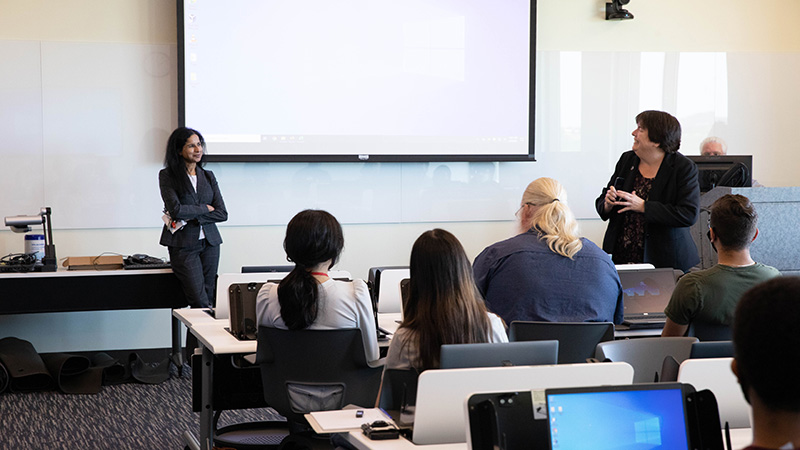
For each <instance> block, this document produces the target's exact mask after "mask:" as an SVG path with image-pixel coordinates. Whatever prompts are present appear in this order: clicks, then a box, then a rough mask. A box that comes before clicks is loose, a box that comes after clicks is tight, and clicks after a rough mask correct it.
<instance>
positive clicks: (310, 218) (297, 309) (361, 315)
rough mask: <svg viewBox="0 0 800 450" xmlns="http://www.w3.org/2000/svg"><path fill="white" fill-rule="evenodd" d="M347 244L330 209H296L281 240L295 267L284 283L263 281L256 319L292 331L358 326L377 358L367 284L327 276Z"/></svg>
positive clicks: (367, 347)
mask: <svg viewBox="0 0 800 450" xmlns="http://www.w3.org/2000/svg"><path fill="white" fill-rule="evenodd" d="M343 247H344V235H343V234H342V226H341V225H340V224H339V222H338V221H337V220H336V218H335V217H333V216H332V215H331V214H330V213H328V212H326V211H319V210H310V209H307V210H305V211H301V212H299V213H297V215H295V216H294V217H293V218H292V220H291V221H290V222H289V225H288V226H287V227H286V238H285V239H284V240H283V248H284V250H285V251H286V256H287V258H288V259H289V261H291V262H293V263H294V264H295V267H294V270H292V271H291V272H290V273H289V275H287V276H286V278H284V279H283V280H281V282H280V284H274V283H265V284H264V286H263V287H262V288H261V290H260V291H259V292H258V296H257V297H256V315H257V317H258V324H259V325H261V326H266V327H273V328H282V329H289V330H303V329H311V330H334V329H340V328H360V329H361V337H362V338H363V340H364V349H365V351H366V357H367V360H368V361H375V360H377V359H378V337H377V333H376V330H375V318H374V315H373V314H372V301H371V300H370V296H369V291H368V290H367V285H366V283H364V281H363V280H353V281H352V282H350V281H337V280H333V279H331V277H329V276H328V270H329V269H330V268H331V267H333V265H334V264H336V260H337V259H338V258H339V255H340V254H341V252H342V248H343Z"/></svg>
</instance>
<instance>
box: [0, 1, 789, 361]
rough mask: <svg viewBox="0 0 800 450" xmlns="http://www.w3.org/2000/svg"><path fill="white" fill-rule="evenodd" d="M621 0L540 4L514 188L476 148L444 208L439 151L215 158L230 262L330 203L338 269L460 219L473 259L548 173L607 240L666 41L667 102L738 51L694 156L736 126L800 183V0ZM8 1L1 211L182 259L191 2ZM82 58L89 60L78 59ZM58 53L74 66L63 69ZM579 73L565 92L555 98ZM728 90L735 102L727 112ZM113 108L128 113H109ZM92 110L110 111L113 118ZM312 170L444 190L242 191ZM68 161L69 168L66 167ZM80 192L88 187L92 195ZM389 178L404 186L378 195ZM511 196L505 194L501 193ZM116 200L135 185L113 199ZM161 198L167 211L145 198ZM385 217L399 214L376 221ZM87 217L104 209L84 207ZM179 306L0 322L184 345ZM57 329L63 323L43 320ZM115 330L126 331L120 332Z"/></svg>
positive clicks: (92, 239) (12, 243)
mask: <svg viewBox="0 0 800 450" xmlns="http://www.w3.org/2000/svg"><path fill="white" fill-rule="evenodd" d="M604 3H605V2H604V1H599V0H573V1H571V2H569V6H568V7H567V6H565V4H564V2H560V1H557V0H540V1H539V2H538V5H537V8H538V17H539V19H538V36H537V39H538V42H537V48H538V53H539V55H538V59H537V61H538V66H539V68H538V71H537V78H538V80H537V82H538V84H539V86H540V87H538V88H537V99H538V101H537V137H536V145H537V147H536V152H537V159H538V160H539V161H538V162H537V163H533V164H522V163H508V164H501V165H491V166H490V170H491V171H492V173H493V178H492V180H493V181H495V183H496V184H498V185H500V186H501V187H502V192H501V193H500V194H495V195H498V196H500V197H491V196H490V197H485V198H478V199H477V200H474V201H471V197H470V196H473V197H474V196H476V195H478V194H480V192H481V189H479V188H476V187H475V186H473V185H471V184H470V182H471V181H470V172H471V169H470V167H469V165H468V164H466V163H456V164H452V165H447V167H448V169H449V170H450V171H451V173H452V174H454V176H455V179H454V181H456V182H458V183H461V184H460V185H461V186H464V185H466V187H465V188H464V189H453V191H454V192H449V193H448V195H450V196H451V197H445V200H447V202H445V203H446V205H457V207H454V208H453V209H452V210H445V212H444V213H441V212H440V211H433V212H426V211H423V210H422V209H423V208H424V207H425V206H424V204H425V201H424V200H426V199H433V198H435V196H436V195H437V194H436V192H437V191H436V189H435V188H436V186H435V185H433V181H432V180H433V172H434V171H435V170H436V168H437V167H438V166H439V165H438V164H435V163H433V164H416V163H414V164H407V165H388V166H386V165H385V166H383V167H382V168H380V169H373V168H372V167H375V166H369V167H367V168H364V166H358V165H353V164H342V165H336V164H327V165H308V167H306V165H297V164H294V165H293V164H287V165H280V164H270V165H264V166H258V167H254V166H247V167H244V165H221V164H214V165H212V166H211V168H212V169H213V170H214V171H215V172H216V173H217V174H218V177H219V178H221V183H222V187H223V195H225V196H226V200H227V202H228V203H229V209H230V210H232V212H236V213H237V214H236V215H234V214H232V220H231V221H230V223H229V224H226V225H225V226H224V227H223V228H222V234H223V239H224V241H225V243H224V244H223V247H222V249H223V250H222V257H221V262H220V272H237V271H238V270H239V267H240V266H242V265H251V264H253V265H254V264H279V263H283V262H284V261H285V259H284V256H283V254H282V251H281V241H282V238H283V232H284V225H283V224H284V223H285V222H286V220H288V218H289V217H291V215H292V213H293V212H294V211H296V210H298V209H302V208H304V207H326V208H328V209H331V210H332V211H334V213H335V214H337V216H340V217H344V218H345V220H343V222H345V226H344V229H345V234H346V236H345V237H346V248H345V253H344V254H343V257H342V259H341V263H340V264H339V268H341V269H344V270H349V271H350V272H351V273H353V275H354V276H357V277H366V272H367V269H368V268H369V267H372V266H376V265H402V264H406V263H407V260H408V252H409V249H410V246H411V244H412V243H413V241H414V239H416V237H417V236H418V235H419V233H421V232H422V231H424V230H427V229H430V228H433V227H436V226H439V227H443V228H447V229H449V230H451V231H453V232H454V233H455V234H456V235H457V236H458V237H459V239H461V241H462V242H463V243H464V245H465V247H466V249H467V252H468V254H469V255H470V257H474V256H475V255H477V254H478V253H479V252H480V250H482V249H483V248H484V247H485V246H486V245H489V244H491V243H492V242H495V241H497V240H500V239H503V238H505V237H508V236H510V235H511V234H512V233H513V231H514V224H513V222H512V221H511V219H513V213H514V211H515V209H516V206H517V205H518V196H519V194H520V193H521V191H522V189H523V188H524V185H525V183H527V181H529V180H530V179H533V178H535V177H537V176H545V175H548V176H554V177H556V178H559V179H561V180H565V185H567V188H568V191H569V192H570V200H571V204H572V205H573V209H575V210H576V214H578V216H579V217H581V218H582V219H581V220H580V223H581V227H582V230H583V234H584V235H586V236H587V237H588V238H589V239H591V240H593V241H594V242H597V243H599V242H600V241H601V239H602V235H603V232H604V229H605V226H604V224H603V223H602V222H601V221H600V220H598V219H595V218H594V216H593V213H592V210H591V204H587V203H589V202H587V201H586V199H587V198H588V199H591V198H593V196H594V195H596V194H595V193H596V192H599V188H600V187H601V186H602V185H603V184H604V183H605V182H606V181H607V180H606V178H607V177H608V174H610V171H611V167H613V164H614V162H616V157H617V155H618V154H619V153H620V152H621V151H623V150H624V149H625V148H629V147H626V146H629V145H630V136H629V133H630V131H631V130H632V128H633V115H635V112H638V110H639V109H640V108H641V107H642V106H643V105H647V103H645V102H644V101H643V100H642V98H640V97H641V96H640V95H639V92H640V90H641V89H640V88H641V85H642V84H643V83H646V82H647V80H646V79H645V80H643V79H642V77H641V76H640V71H642V70H644V69H646V68H647V61H649V59H648V58H650V57H652V55H654V54H656V55H657V56H658V55H660V56H658V57H660V58H661V60H663V61H664V62H663V64H664V66H665V67H673V66H674V67H675V74H674V79H672V78H670V76H669V74H668V75H667V76H666V77H665V79H664V80H663V81H662V82H661V84H660V85H659V88H660V89H663V90H664V92H663V95H662V96H661V98H658V99H656V101H657V102H660V104H662V105H663V106H664V108H665V109H669V110H678V111H680V110H681V108H682V107H683V106H682V103H681V102H682V98H684V97H685V94H682V93H681V92H680V88H679V86H678V85H679V84H680V83H679V79H680V75H679V74H678V72H679V70H680V67H684V65H685V64H683V63H682V62H684V61H686V60H689V59H691V58H700V59H701V60H703V61H711V62H712V67H714V66H713V62H714V61H719V59H720V58H724V59H723V63H722V64H723V66H724V68H725V69H726V70H725V77H724V84H725V85H726V91H725V92H727V93H728V95H722V98H715V99H712V100H711V102H712V105H711V106H710V112H709V111H702V112H701V113H698V114H692V113H691V111H686V113H685V114H684V115H679V118H680V119H681V120H682V123H683V125H684V149H683V152H684V153H686V154H697V153H698V152H697V150H696V146H697V143H699V141H700V140H701V139H702V138H703V137H705V136H706V135H708V134H709V133H716V134H720V135H723V136H724V137H725V138H726V140H727V141H728V143H729V145H730V147H731V152H736V153H748V154H753V155H754V161H755V163H754V164H755V167H754V175H755V178H757V179H758V180H759V181H760V182H762V183H763V184H765V185H770V186H791V185H795V184H796V181H795V180H796V175H795V173H796V169H795V168H796V167H798V162H800V161H798V159H799V158H800V152H798V151H797V148H796V147H797V144H796V143H795V142H796V141H795V140H794V139H793V137H792V134H791V133H790V132H788V130H791V129H793V127H794V126H795V124H796V123H798V119H800V117H798V115H800V113H798V112H797V111H796V108H795V107H794V105H795V104H796V103H797V100H798V99H800V86H797V83H796V82H794V79H793V76H794V74H796V73H798V70H800V29H798V28H797V27H795V26H793V24H792V23H791V21H792V20H793V19H796V18H797V17H800V2H797V1H796V0H766V1H761V2H758V3H753V2H745V1H743V0H734V1H731V0H707V1H703V2H689V1H686V0H674V1H671V2H645V1H641V0H633V1H632V2H631V3H630V4H628V6H627V7H628V10H629V11H630V12H631V13H633V14H634V15H635V19H634V20H631V21H605V20H603V11H604ZM0 11H2V14H0V53H1V54H0V59H2V60H3V61H4V64H3V65H2V66H0V79H4V80H5V79H10V80H14V83H11V84H8V83H7V84H4V85H0V135H2V136H3V139H0V157H1V158H2V160H3V163H2V164H0V188H2V189H3V192H4V194H3V195H2V198H0V215H2V216H7V215H16V214H31V213H34V212H36V211H37V210H38V208H39V207H40V206H43V205H44V204H48V205H49V206H53V207H54V217H53V221H54V226H55V231H54V237H55V243H56V245H57V250H58V256H59V257H64V256H78V255H96V254H99V253H102V252H116V253H121V254H131V253H149V254H152V255H157V256H166V250H165V249H164V248H163V247H160V246H159V245H158V243H157V241H158V235H159V233H160V228H159V226H158V216H159V215H160V209H161V206H160V204H159V200H158V194H157V187H156V182H155V173H156V172H157V170H158V168H159V167H160V165H161V152H162V147H163V145H164V144H163V142H164V141H165V139H166V136H167V135H168V133H169V131H170V130H171V129H172V128H174V127H175V126H176V125H177V112H176V108H177V106H176V105H177V80H176V79H175V77H174V76H173V74H174V73H175V71H176V69H175V57H176V30H175V29H176V25H175V22H176V19H175V5H174V2H172V1H166V0H150V1H141V0H137V1H134V2H130V1H124V0H110V1H109V0H75V1H70V2H54V1H44V0H40V1H30V0H0ZM37 57H38V59H37ZM98 57H99V58H101V60H99V61H95V63H94V64H95V65H93V66H91V67H86V66H84V65H83V63H85V62H86V61H88V60H91V58H94V59H95V60H96V59H97V58H98ZM658 57H657V58H656V59H657V60H658ZM69 58H74V61H79V62H80V63H81V64H77V63H75V64H70V59H69ZM575 58H578V60H579V61H580V63H581V66H580V67H581V68H580V72H579V74H580V77H578V78H576V79H570V78H569V77H565V74H564V71H563V70H562V71H561V72H554V70H555V69H554V68H555V67H566V66H563V65H562V66H559V64H564V62H565V61H574V60H575ZM643 61H644V63H643ZM12 62H13V63H12ZM52 64H58V67H59V68H63V69H59V70H58V71H53V70H49V69H48V68H52V67H51V66H50V65H52ZM670 64H672V65H670ZM87 70H94V71H100V72H99V73H100V74H101V75H102V74H103V73H107V74H108V76H107V79H108V80H115V79H118V78H119V74H120V72H122V71H128V72H125V73H138V72H134V71H139V72H141V73H140V75H138V76H133V75H131V76H133V80H135V82H134V83H131V85H129V86H125V89H124V90H123V91H124V92H123V93H122V94H119V93H118V91H119V86H116V85H113V84H111V81H109V82H108V84H105V83H103V82H98V81H97V80H98V77H97V76H90V77H86V81H85V83H82V80H83V79H84V78H83V77H84V76H85V75H86V71H87ZM104 71H105V72H104ZM53 74H56V75H57V76H55V77H54V76H53ZM61 77H63V83H62V79H61ZM99 78H100V79H104V78H103V77H102V76H100V77H99ZM569 83H573V84H569ZM574 83H577V84H574ZM711 83H713V86H712V87H714V88H718V87H719V85H721V84H723V82H722V81H719V79H718V77H712V79H711ZM9 85H11V86H14V89H10V88H8V87H7V86H9ZM65 85H68V86H69V87H70V89H69V91H68V93H69V95H67V96H65V97H64V99H63V101H54V100H53V99H58V97H54V96H55V95H64V91H65V90H64V89H59V88H61V87H63V86H65ZM541 86H546V88H542V87H541ZM564 86H566V87H567V88H565V91H562V92H560V94H561V95H560V96H557V95H555V94H556V92H559V91H558V89H562V88H564ZM575 91H578V92H579V94H580V95H579V96H578V97H577V100H576V102H578V104H579V105H580V106H581V108H582V114H581V116H580V119H581V120H580V122H581V123H580V125H581V127H582V130H581V131H580V133H579V134H580V136H579V137H580V139H577V140H576V139H575V135H574V130H569V129H566V128H568V127H566V128H565V125H564V124H563V123H561V122H562V116H563V114H562V113H563V112H564V111H566V110H568V109H569V105H566V106H565V105H564V101H563V98H564V97H565V96H568V95H569V94H570V92H575ZM682 96H683V97H682ZM723 101H724V110H725V112H726V113H725V115H724V117H720V116H719V113H718V111H719V110H720V106H719V103H720V102H723ZM4 104H5V105H6V106H4ZM8 105H13V106H14V107H13V108H11V107H10V106H8ZM43 105H44V106H43ZM120 105H124V107H120ZM130 105H132V106H130ZM673 108H674V109H673ZM684 108H685V107H684ZM108 110H110V111H118V112H117V113H115V114H107V113H106V111H108ZM76 117H79V118H81V120H80V122H79V121H78V119H76ZM86 117H89V118H92V119H93V120H95V119H96V120H97V121H98V123H103V124H104V126H103V127H96V126H94V125H95V122H93V120H88V121H87V120H84V118H86ZM21 130H22V131H21ZM598 152H599V153H598ZM132 155H133V156H132ZM307 168H310V169H312V170H314V171H317V172H319V171H321V172H323V173H326V174H328V175H329V176H330V177H331V179H332V180H334V181H335V180H338V179H340V178H346V177H347V176H348V175H347V174H349V173H352V172H362V171H386V173H389V175H390V176H389V177H388V178H398V179H403V178H404V177H405V178H406V183H409V181H408V179H409V176H412V175H413V176H414V177H417V178H413V177H412V178H411V179H412V180H413V182H418V183H427V184H428V185H429V187H431V188H433V189H432V191H433V192H434V194H427V195H428V197H425V196H423V197H409V195H405V198H406V200H405V201H400V200H398V198H397V197H396V196H397V194H398V192H400V193H404V192H406V191H404V190H403V189H406V190H408V192H413V191H411V189H412V188H410V187H409V186H408V185H406V186H402V185H397V186H400V187H395V186H394V185H389V184H379V188H378V189H376V190H375V191H374V192H371V193H369V194H364V193H363V192H362V191H358V190H353V189H348V190H345V192H344V195H337V192H336V190H335V189H330V186H325V185H319V184H316V183H311V184H310V185H309V190H315V189H316V190H320V192H312V193H311V194H313V195H314V197H303V198H305V199H309V198H313V199H318V198H322V197H323V196H324V197H325V201H324V202H320V201H316V200H315V201H308V202H307V203H303V201H300V202H295V203H297V204H292V203H290V201H291V200H292V198H293V197H291V196H289V195H290V193H287V191H281V190H280V187H279V186H273V185H270V186H271V187H272V188H273V189H275V190H276V192H275V193H274V197H270V194H269V193H266V194H263V195H262V194H260V195H259V201H258V202H256V204H257V206H255V207H252V208H249V207H248V202H249V201H248V199H247V196H245V195H242V193H244V192H247V190H248V188H249V187H252V185H251V186H248V185H247V184H246V183H245V184H242V181H241V179H242V175H245V178H252V181H251V182H252V183H254V184H255V185H257V183H259V180H262V181H264V182H268V180H267V179H266V177H270V179H271V178H272V177H277V179H286V180H291V179H293V177H294V176H295V175H296V174H297V173H298V172H300V171H301V170H303V169H307ZM479 169H485V166H484V167H479ZM46 174H47V175H51V176H50V177H46V176H45V175H46ZM23 175H24V177H23ZM55 175H58V176H59V179H58V182H55V181H52V178H53V176H55ZM120 177H131V180H132V181H131V182H128V183H127V186H130V185H131V184H132V183H135V186H137V189H136V190H132V191H127V190H123V189H122V187H121V185H114V184H113V183H112V184H111V185H110V188H109V189H98V191H97V192H96V193H92V194H91V195H86V194H84V193H85V192H91V189H92V186H93V185H92V183H93V182H94V183H95V185H96V184H97V183H101V184H102V182H103V180H108V179H112V180H113V179H121V178H120ZM571 177H572V178H571ZM48 179H51V180H50V181H48ZM125 179H126V180H127V178H125ZM9 180H14V182H13V183H12V182H10V181H9ZM20 180H21V181H20ZM372 180H373V181H372V182H373V183H376V182H377V183H381V182H380V180H379V181H374V180H375V178H373V179H372ZM566 180H569V183H567V182H566ZM458 185H459V184H456V186H458ZM331 186H332V185H331ZM103 187H106V185H103ZM76 189H77V190H78V191H80V192H81V193H82V194H81V195H75V194H74V192H76ZM115 189H117V191H115ZM464 191H466V192H467V194H464V193H463V192H464ZM375 192H378V193H379V194H386V197H387V198H379V200H380V201H376V200H375V199H374V198H368V199H367V197H370V196H375ZM438 192H439V193H441V191H438ZM459 192H461V193H459ZM233 194H236V195H233ZM311 194H308V195H311ZM292 195H294V194H292ZM287 196H289V197H288V198H289V202H287V200H286V199H287ZM262 197H263V198H262ZM409 198H411V199H412V201H409V200H408V199H409ZM497 198H501V199H502V200H501V201H493V199H497ZM109 199H118V200H119V201H118V203H119V205H117V206H116V207H115V208H112V210H111V211H110V212H109V210H108V202H109V201H111V200H109ZM420 199H421V200H420ZM576 199H580V201H576ZM150 203H152V208H151V209H150V210H146V209H145V208H146V207H145V206H142V205H147V204H150ZM287 203H289V206H287ZM130 204H135V205H137V207H135V208H133V207H130ZM370 208H373V209H374V211H375V214H372V212H373V211H372V210H371V209H370ZM439 209H443V208H439ZM273 210H274V211H273ZM398 211H399V212H398ZM273 212H274V213H273ZM442 214H444V215H442ZM376 215H377V217H382V218H383V219H378V220H375V219H374V217H376ZM85 217H92V218H93V220H91V221H88V222H85V221H84V218H85ZM145 217H146V218H147V220H145ZM150 223H152V225H150ZM127 224H130V225H127ZM22 242H23V238H22V235H19V234H13V233H11V232H10V231H6V230H2V231H0V254H3V255H4V254H7V253H11V252H18V251H21V250H22ZM167 316H168V315H165V314H164V313H163V312H157V311H156V312H153V311H150V312H124V313H105V312H97V313H80V314H47V315H35V316H17V317H13V318H8V317H0V336H2V335H16V336H19V337H22V338H27V339H29V340H31V341H32V342H34V344H35V346H36V347H37V349H39V351H57V350H80V349H87V350H88V349H112V348H134V347H165V346H167V345H168V343H169V334H168V326H167V324H168V322H165V320H164V317H167ZM142 324H145V326H142ZM43 327H46V328H43ZM42 329H47V330H50V332H49V333H42V332H41V330H42ZM109 329H114V330H117V331H119V332H118V333H107V332H106V331H108V330H109ZM52 330H55V331H52Z"/></svg>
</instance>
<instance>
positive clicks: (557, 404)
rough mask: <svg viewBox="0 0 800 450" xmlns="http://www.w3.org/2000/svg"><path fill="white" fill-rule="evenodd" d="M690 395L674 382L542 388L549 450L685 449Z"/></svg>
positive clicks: (687, 440)
mask: <svg viewBox="0 0 800 450" xmlns="http://www.w3.org/2000/svg"><path fill="white" fill-rule="evenodd" d="M686 389H689V391H686ZM691 391H693V389H691V387H684V385H682V384H680V383H652V384H632V385H623V386H595V387H582V388H562V389H547V390H545V398H546V402H547V414H548V431H549V438H550V442H549V444H550V447H549V448H550V449H551V450H585V449H592V448H595V449H605V448H625V449H670V450H688V449H689V448H691V447H690V446H689V440H690V427H689V420H687V418H688V417H689V416H690V414H689V413H688V412H687V407H686V403H685V401H684V398H685V397H686V395H687V393H688V392H691ZM717 423H718V422H717ZM717 426H718V424H717Z"/></svg>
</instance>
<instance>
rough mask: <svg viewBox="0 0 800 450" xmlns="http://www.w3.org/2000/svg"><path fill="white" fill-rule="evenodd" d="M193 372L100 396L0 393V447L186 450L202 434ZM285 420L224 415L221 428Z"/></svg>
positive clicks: (256, 412) (259, 413) (252, 413)
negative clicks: (187, 437) (186, 435)
mask: <svg viewBox="0 0 800 450" xmlns="http://www.w3.org/2000/svg"><path fill="white" fill-rule="evenodd" d="M191 374H192V370H191V368H190V367H189V366H188V365H186V366H184V370H183V375H182V376H181V377H180V378H179V377H178V375H177V370H175V368H174V367H173V368H172V375H173V376H172V378H171V379H169V380H167V381H165V382H164V383H161V384H157V385H147V384H136V383H129V384H121V385H116V386H103V388H102V390H101V391H100V393H99V394H96V395H68V394H62V393H60V392H58V391H46V392H34V393H13V392H12V393H9V392H6V393H3V394H0V449H2V450H5V449H15V450H16V449H182V448H184V443H183V439H182V434H183V432H184V431H186V430H189V431H190V432H192V433H193V434H194V435H195V436H197V434H198V430H199V423H200V422H199V421H200V417H199V413H195V412H193V411H192V404H191V391H192V380H191V376H192V375H191ZM257 420H281V417H280V416H278V415H277V413H275V411H273V410H271V409H268V408H266V409H251V410H238V411H225V412H224V413H223V414H222V417H221V418H220V423H219V426H220V427H222V426H224V425H229V424H232V423H239V422H250V421H257Z"/></svg>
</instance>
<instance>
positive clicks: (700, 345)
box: [689, 341, 733, 359]
mask: <svg viewBox="0 0 800 450" xmlns="http://www.w3.org/2000/svg"><path fill="white" fill-rule="evenodd" d="M689 358H692V359H700V358H733V341H701V342H695V343H694V344H692V351H691V353H690V354H689Z"/></svg>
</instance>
